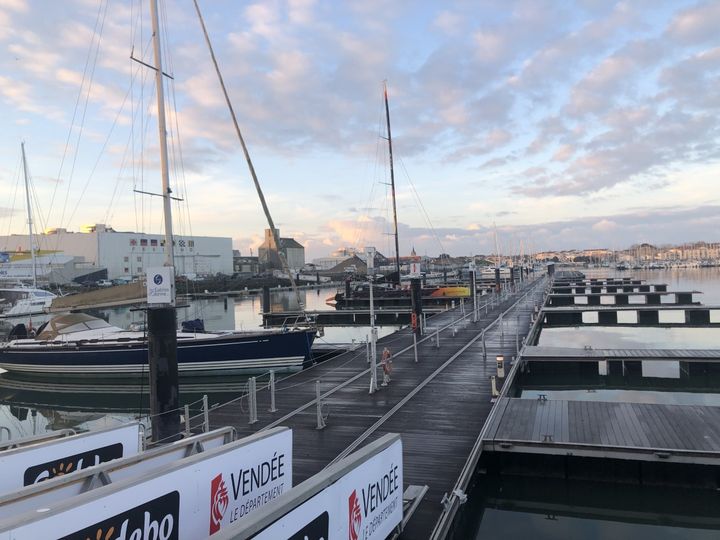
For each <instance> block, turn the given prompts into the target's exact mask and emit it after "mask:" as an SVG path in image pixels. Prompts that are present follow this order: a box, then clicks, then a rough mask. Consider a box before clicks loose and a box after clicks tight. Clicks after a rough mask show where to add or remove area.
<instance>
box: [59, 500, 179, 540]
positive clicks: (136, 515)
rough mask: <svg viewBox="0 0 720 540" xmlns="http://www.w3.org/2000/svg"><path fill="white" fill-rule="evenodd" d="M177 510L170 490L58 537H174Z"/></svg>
mask: <svg viewBox="0 0 720 540" xmlns="http://www.w3.org/2000/svg"><path fill="white" fill-rule="evenodd" d="M179 511H180V494H179V493H178V492H177V491H172V492H170V493H167V494H165V495H162V496H161V497H158V498H157V499H153V500H151V501H147V502H145V503H143V504H141V505H139V506H136V507H135V508H131V509H130V510H126V511H125V512H121V513H119V514H116V515H114V516H112V517H110V518H107V519H104V520H102V521H99V522H97V523H95V524H93V525H90V526H89V527H85V528H83V529H81V530H79V531H76V532H74V533H72V534H68V535H67V536H63V537H62V538H61V539H60V540H86V539H88V538H92V539H93V540H95V539H99V540H178V520H179Z"/></svg>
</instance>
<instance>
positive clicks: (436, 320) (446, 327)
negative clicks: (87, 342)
mask: <svg viewBox="0 0 720 540" xmlns="http://www.w3.org/2000/svg"><path fill="white" fill-rule="evenodd" d="M533 293H534V294H538V295H539V294H541V293H542V286H537V287H535V288H534V291H533ZM520 296H521V295H520V294H518V295H516V296H515V297H513V298H509V299H507V300H505V301H504V302H503V304H502V305H501V306H496V307H494V308H492V309H491V308H489V307H488V308H487V314H486V308H485V307H483V308H482V309H480V318H479V320H478V322H476V323H473V322H472V318H471V317H472V316H471V314H470V312H469V310H468V313H467V314H468V315H469V316H468V317H466V318H465V319H464V320H462V321H461V322H456V323H453V321H456V320H457V319H458V318H459V316H461V315H462V314H461V309H460V308H456V309H455V310H453V311H449V312H445V313H441V314H438V315H435V316H433V317H432V318H430V319H428V326H429V327H431V329H432V333H430V334H429V335H427V336H425V337H424V338H423V339H422V340H421V341H420V342H419V344H418V362H417V363H415V361H414V353H413V348H412V335H411V334H410V332H409V330H408V329H404V330H401V331H399V332H396V333H395V334H392V335H390V336H386V337H385V338H383V339H381V340H380V341H379V344H378V350H379V351H382V348H383V347H384V346H388V347H389V348H390V349H391V350H392V352H393V362H394V365H393V367H394V371H393V375H392V381H391V383H390V385H389V386H387V387H380V388H379V391H378V392H376V393H375V394H373V395H369V394H368V389H369V369H368V364H367V362H366V358H365V351H364V350H362V351H354V352H348V353H345V354H342V355H340V356H337V357H335V358H333V359H331V360H328V361H327V362H323V363H321V364H318V365H316V366H314V367H313V368H311V369H307V370H304V371H302V372H299V373H297V374H294V375H292V376H289V377H287V378H285V379H283V380H281V381H279V382H278V384H277V392H276V402H277V407H278V409H279V410H278V412H276V413H274V414H273V413H270V412H268V409H269V399H270V398H269V392H268V391H267V390H264V389H263V390H259V392H258V407H257V408H258V417H259V418H258V422H257V423H255V424H253V425H249V424H248V420H247V418H248V415H247V412H246V411H247V399H246V398H245V397H243V398H242V399H238V400H236V401H234V402H231V403H229V404H226V405H223V406H219V407H216V408H215V409H213V410H211V412H210V423H211V426H212V427H213V428H214V427H219V426H226V425H232V426H234V427H235V428H236V429H237V430H238V434H239V435H240V436H245V435H248V434H250V433H253V432H256V431H260V430H262V429H267V428H269V427H272V426H276V425H282V426H288V427H290V428H292V429H293V453H294V455H293V471H294V474H293V481H294V483H295V485H296V484H298V483H300V482H302V481H303V480H306V479H307V478H309V477H310V476H312V475H313V474H315V473H317V472H319V471H320V470H322V469H323V468H325V467H326V466H328V465H329V464H330V463H332V462H333V461H334V460H337V459H339V458H341V457H343V456H344V455H346V454H348V453H350V452H351V451H353V450H354V449H356V448H358V447H360V446H362V445H364V444H366V443H368V442H370V441H372V440H375V439H376V438H378V437H380V436H381V435H383V434H385V433H389V432H395V433H401V434H402V440H403V454H404V456H403V457H404V466H403V468H404V478H405V484H406V485H407V484H420V485H425V484H427V485H428V486H429V487H430V490H429V492H428V493H427V495H426V496H425V499H424V500H423V502H422V503H421V505H420V506H419V508H418V510H417V512H416V513H415V515H414V517H413V519H412V520H411V521H410V523H409V524H408V527H407V528H406V530H405V533H404V535H403V537H404V538H412V539H421V538H427V537H428V535H429V534H430V532H431V530H432V527H433V526H434V524H435V521H436V520H437V518H438V517H439V515H440V513H441V510H442V506H441V503H440V501H441V498H442V496H443V494H444V493H445V492H448V491H450V490H452V488H453V486H454V484H455V482H456V480H457V477H458V475H459V473H460V471H461V469H462V467H463V465H464V463H465V461H466V459H467V457H468V454H469V452H470V450H471V449H472V447H473V444H474V443H475V441H476V439H477V437H478V434H479V432H480V430H481V429H482V426H483V424H484V422H485V419H486V417H487V415H488V413H489V412H490V408H491V403H490V384H489V380H488V378H489V376H490V375H491V374H494V373H495V369H496V367H495V364H496V363H495V355H497V354H504V355H505V357H506V361H507V364H508V366H507V367H508V368H509V363H510V360H511V358H512V355H513V354H515V348H516V341H515V326H516V325H518V324H519V330H518V333H519V335H520V336H521V337H522V336H523V334H524V333H525V332H527V329H528V328H529V320H530V314H531V313H532V311H533V310H534V303H533V301H532V298H530V299H529V300H530V301H523V302H521V303H519V304H518V305H517V306H516V307H515V308H514V309H513V310H512V311H509V312H508V313H507V314H506V315H505V316H504V318H503V321H504V323H503V325H502V327H501V325H500V324H498V323H495V325H494V326H492V328H491V329H490V330H488V331H487V333H486V335H485V340H484V341H485V348H486V349H485V352H486V355H487V361H484V360H483V351H482V341H483V339H482V338H481V336H482V330H483V329H484V328H487V327H488V326H490V325H492V324H493V322H494V321H495V320H496V319H497V318H498V316H499V314H500V313H501V312H503V311H505V310H507V309H509V308H511V306H513V304H515V303H516V302H517V300H518V298H519V297H520ZM526 300H527V299H526ZM481 305H483V304H481ZM436 328H440V329H441V331H440V333H439V335H440V343H439V347H438V346H437V345H436V342H435V337H436V334H435V333H434V329H436ZM378 371H380V370H378ZM380 379H382V375H381V374H380ZM318 380H319V381H320V387H321V392H322V396H321V403H322V411H323V415H324V416H325V417H326V419H325V422H326V424H327V425H326V427H325V428H324V429H322V430H318V429H316V410H317V402H316V400H315V391H316V390H315V382H316V381H318Z"/></svg>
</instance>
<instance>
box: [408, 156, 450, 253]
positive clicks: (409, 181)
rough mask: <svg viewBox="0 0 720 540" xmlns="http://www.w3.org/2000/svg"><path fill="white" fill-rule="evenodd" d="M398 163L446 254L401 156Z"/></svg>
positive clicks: (442, 249)
mask: <svg viewBox="0 0 720 540" xmlns="http://www.w3.org/2000/svg"><path fill="white" fill-rule="evenodd" d="M398 161H400V166H401V167H402V170H403V172H404V173H405V177H406V178H407V180H408V184H410V188H411V189H412V193H413V195H414V196H415V200H416V201H417V203H418V207H419V208H420V212H421V214H422V215H423V217H424V218H425V222H426V223H427V225H428V227H430V230H431V231H432V234H433V236H434V237H435V240H437V243H438V245H439V246H440V252H441V253H446V251H445V247H444V246H443V243H442V241H441V240H440V237H439V236H438V234H437V231H436V230H435V226H434V225H433V223H432V220H431V219H430V215H429V214H428V212H427V210H426V209H425V205H424V204H423V203H422V199H420V194H419V193H418V192H417V189H416V188H415V184H414V183H413V181H412V179H411V178H410V174H409V173H408V170H407V168H406V167H405V161H403V159H402V157H400V156H398Z"/></svg>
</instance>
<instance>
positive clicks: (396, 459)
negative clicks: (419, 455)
mask: <svg viewBox="0 0 720 540" xmlns="http://www.w3.org/2000/svg"><path fill="white" fill-rule="evenodd" d="M402 470H403V468H402V441H400V440H398V441H396V442H395V443H393V444H392V445H390V446H389V447H387V448H386V449H385V450H383V451H382V452H380V453H378V454H376V455H375V456H373V457H372V458H370V459H369V460H367V461H366V462H365V463H362V464H361V465H359V466H358V467H357V468H355V469H353V470H352V471H350V472H349V473H348V474H346V475H345V476H343V477H342V478H340V479H339V480H338V481H336V482H335V483H334V484H331V485H329V486H328V487H326V488H325V489H324V490H323V491H321V492H320V493H318V494H317V495H315V496H314V497H312V498H310V499H308V500H307V501H305V503H303V504H301V505H300V506H298V507H297V508H295V509H293V510H292V511H290V512H289V513H288V514H285V515H284V516H283V517H282V518H280V519H279V520H277V521H276V522H275V523H273V524H272V525H270V526H268V527H267V528H265V529H264V530H263V531H261V532H260V533H258V534H257V535H256V536H254V537H253V539H255V540H279V539H288V540H295V539H299V540H303V539H313V540H319V539H321V538H322V539H325V540H328V539H334V538H337V539H340V540H345V539H347V540H374V539H378V540H380V539H382V540H384V539H385V538H387V536H388V535H389V534H390V533H391V532H392V531H393V529H395V527H397V526H398V524H399V523H400V522H401V521H402V516H403V505H402V496H403V473H402Z"/></svg>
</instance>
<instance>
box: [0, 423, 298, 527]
mask: <svg viewBox="0 0 720 540" xmlns="http://www.w3.org/2000/svg"><path fill="white" fill-rule="evenodd" d="M291 487H292V431H290V430H289V429H287V428H276V429H274V430H269V431H267V432H263V433H260V434H256V435H252V436H250V437H247V438H245V439H241V440H239V441H235V442H232V443H228V444H226V445H223V446H221V447H219V448H215V449H213V450H208V451H206V452H203V453H200V454H196V455H194V456H191V457H188V458H185V459H182V460H179V461H176V462H174V463H173V464H171V465H168V466H165V467H161V468H159V469H157V470H156V471H154V472H151V473H148V474H147V475H145V476H144V477H142V478H133V479H130V480H127V481H120V482H113V483H111V484H109V485H107V486H104V487H100V488H97V489H95V490H92V491H90V492H88V493H85V494H83V495H80V496H77V497H73V498H71V499H68V500H67V501H64V502H63V503H60V504H58V505H55V506H50V507H49V508H44V509H41V510H39V511H38V512H33V513H27V514H24V515H22V516H17V517H15V518H13V519H9V520H4V521H0V540H5V539H8V540H9V539H11V538H12V539H16V540H21V539H36V538H56V539H62V540H70V539H72V540H76V539H77V540H86V539H88V538H92V539H102V540H151V539H152V540H170V539H172V540H196V539H198V538H207V537H208V536H211V535H213V534H215V533H216V532H218V531H220V530H222V529H223V528H224V527H227V526H228V525H230V524H231V523H235V522H238V521H240V520H242V519H245V518H246V517H247V516H249V515H252V513H253V512H255V511H257V510H258V509H260V508H262V507H263V505H265V504H267V503H269V502H270V501H273V500H274V499H276V498H277V497H279V496H280V495H282V494H283V493H284V492H286V491H288V490H289V489H290V488H291ZM40 512H42V513H40Z"/></svg>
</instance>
